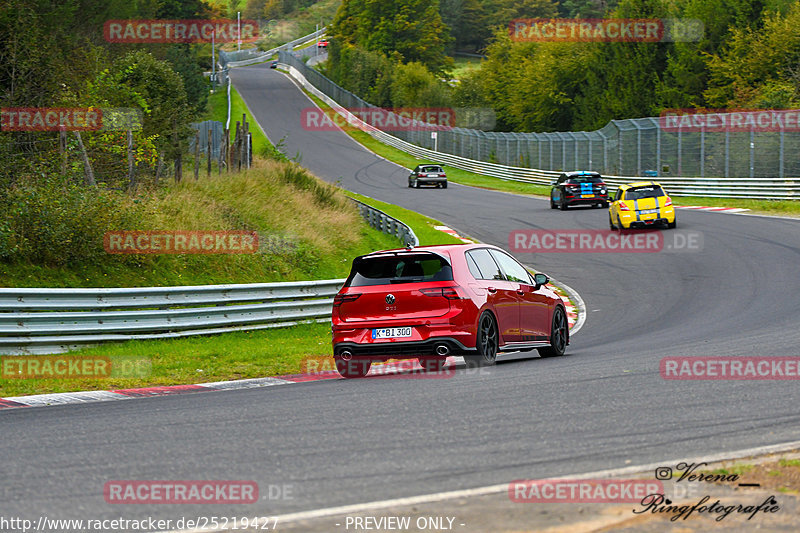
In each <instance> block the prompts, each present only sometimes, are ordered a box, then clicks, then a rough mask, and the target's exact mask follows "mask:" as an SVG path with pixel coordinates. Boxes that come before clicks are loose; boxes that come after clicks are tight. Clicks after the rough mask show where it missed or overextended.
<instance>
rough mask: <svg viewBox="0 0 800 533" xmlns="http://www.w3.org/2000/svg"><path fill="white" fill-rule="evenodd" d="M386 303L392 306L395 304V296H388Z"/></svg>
mask: <svg viewBox="0 0 800 533" xmlns="http://www.w3.org/2000/svg"><path fill="white" fill-rule="evenodd" d="M386 303H387V304H389V305H392V304H393V303H394V294H387V295H386Z"/></svg>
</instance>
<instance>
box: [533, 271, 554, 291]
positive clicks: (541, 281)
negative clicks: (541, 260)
mask: <svg viewBox="0 0 800 533" xmlns="http://www.w3.org/2000/svg"><path fill="white" fill-rule="evenodd" d="M533 281H534V282H536V288H535V290H537V291H538V290H539V289H540V288H541V286H542V285H547V284H548V283H550V278H548V277H547V276H546V275H545V274H534V275H533Z"/></svg>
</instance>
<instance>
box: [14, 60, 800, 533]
mask: <svg viewBox="0 0 800 533" xmlns="http://www.w3.org/2000/svg"><path fill="white" fill-rule="evenodd" d="M232 76H233V79H234V82H235V85H236V87H237V89H238V90H239V91H240V93H241V94H242V96H243V97H244V98H245V99H246V101H247V103H248V105H249V107H250V109H251V110H252V112H253V113H254V115H255V116H256V118H257V119H258V120H259V122H260V123H261V124H262V126H263V128H264V129H265V131H266V133H267V135H268V136H269V138H270V139H271V140H272V141H273V142H277V141H278V140H279V139H281V138H283V139H284V147H285V148H284V151H285V152H286V153H287V154H288V155H290V156H294V155H295V154H297V153H300V154H302V164H303V165H304V166H306V167H308V168H309V169H311V170H312V171H313V172H314V173H316V174H317V175H319V176H321V177H323V178H324V179H326V180H329V181H332V182H333V181H336V180H341V184H342V186H344V187H346V188H348V189H350V190H353V191H356V192H359V193H361V194H365V195H368V196H371V197H374V198H378V199H381V200H384V201H388V202H392V203H395V204H398V205H401V206H404V207H407V208H410V209H414V210H416V211H419V212H421V213H424V214H426V215H430V216H433V217H436V218H438V219H439V220H442V221H444V222H445V223H446V224H448V225H450V226H451V227H453V228H455V229H457V230H459V231H460V232H463V233H465V234H468V235H470V236H472V237H475V238H477V239H480V240H481V241H484V242H487V243H492V244H497V245H500V246H503V247H506V248H508V235H509V232H511V231H513V230H516V229H536V228H557V229H565V228H573V229H579V228H583V229H606V228H607V227H608V226H607V215H606V211H605V210H600V209H585V208H578V209H573V210H569V211H566V212H561V211H552V210H550V209H549V206H548V204H547V202H546V201H543V200H541V199H534V198H527V197H520V196H514V195H510V194H504V193H498V192H491V191H486V190H481V189H476V188H470V187H465V186H460V185H457V184H452V185H451V186H450V187H449V188H448V189H446V190H445V189H409V188H407V184H406V176H407V171H406V170H405V169H402V168H399V167H398V166H396V165H394V164H391V163H389V162H386V161H384V160H382V159H380V158H378V157H376V156H375V155H373V154H371V153H369V152H367V151H365V150H363V149H362V148H360V147H359V146H358V145H357V144H356V143H354V142H353V141H352V140H350V138H349V137H347V136H346V135H345V134H343V133H341V132H312V131H305V130H304V129H303V128H302V127H301V123H300V117H301V111H302V109H303V108H305V107H309V106H311V105H313V104H312V103H311V102H310V101H309V100H308V99H307V98H306V97H305V96H304V95H303V94H302V92H300V91H299V89H297V87H296V86H295V85H294V84H293V83H292V82H291V81H290V80H289V79H288V78H287V77H286V76H284V75H283V74H281V73H279V72H276V71H272V70H270V69H268V68H266V67H264V66H257V67H249V68H240V69H235V70H234V71H233V72H232ZM678 224H679V230H693V231H698V232H701V233H702V235H703V249H702V250H699V251H695V252H686V253H678V252H669V253H667V252H662V253H639V254H632V253H626V254H620V253H607V254H584V253H573V254H539V255H537V256H532V255H524V254H522V255H520V254H518V255H519V256H520V258H521V259H523V260H524V261H526V262H527V263H528V264H531V265H534V266H535V267H536V268H537V269H539V270H541V271H544V272H547V273H548V274H550V275H551V276H553V277H555V278H556V279H558V280H560V281H563V282H564V283H566V284H568V285H570V286H571V287H572V288H574V289H576V290H577V291H578V292H579V293H580V294H581V296H582V297H583V299H584V300H585V303H586V306H587V311H588V318H587V322H586V324H585V326H584V327H583V329H582V330H581V331H580V332H579V333H578V334H577V335H575V336H574V337H573V338H572V344H571V346H570V347H569V349H568V352H567V355H566V356H565V357H561V358H554V359H539V358H535V357H534V358H532V359H527V360H522V361H513V362H507V363H501V364H498V365H497V366H496V367H493V368H491V369H489V370H488V371H486V372H484V373H481V374H479V375H475V374H474V373H471V374H467V372H466V371H463V370H462V371H459V372H457V373H456V375H455V377H453V378H451V379H375V378H367V379H363V380H350V381H345V380H330V381H322V382H315V383H304V384H296V385H290V386H276V387H267V388H263V389H251V390H243V391H228V392H215V393H199V394H186V395H176V396H166V397H158V398H151V399H141V400H133V401H120V402H107V403H94V404H87V405H67V406H55V407H47V408H27V409H9V410H5V411H2V412H0V435H2V437H0V438H1V439H2V446H3V449H4V450H5V458H4V460H3V461H2V466H1V467H0V474H2V480H3V481H2V484H0V509H1V510H2V512H0V514H2V515H5V516H28V517H37V516H39V515H41V514H47V515H48V516H50V517H58V518H114V517H119V516H123V517H128V518H142V517H146V516H148V515H150V516H155V517H158V518H177V517H181V516H198V515H200V516H210V515H212V514H213V515H217V516H235V515H238V516H244V515H247V516H255V515H261V516H266V515H275V514H278V513H280V514H283V513H289V512H294V511H304V510H311V509H318V508H324V507H331V506H339V505H346V504H355V503H360V502H369V501H376V500H383V499H389V498H396V497H403V496H414V495H421V494H429V493H434V492H439V491H449V490H455V489H465V488H472V487H480V486H485V485H491V484H497V483H504V482H508V481H511V480H514V479H534V478H545V477H548V476H555V475H566V474H577V473H582V472H591V471H597V470H602V469H608V468H615V467H623V466H630V465H637V464H648V463H653V462H657V461H661V460H675V459H681V458H688V457H696V456H701V455H705V454H713V453H719V452H724V451H731V450H738V449H743V448H750V447H756V446H762V445H769V444H778V443H783V442H788V441H797V440H800V409H798V403H800V392H798V389H797V385H796V381H794V382H793V381H667V380H663V379H662V378H661V377H660V375H659V361H660V360H661V358H663V357H665V356H670V355H677V356H756V355H758V356H800V348H798V347H800V297H798V295H800V275H798V274H800V221H795V220H786V219H778V218H766V217H753V216H737V215H727V214H711V213H702V212H691V211H678ZM129 479H162V480H163V479H166V480H181V479H188V480H193V479H207V480H255V481H257V482H258V485H259V487H260V490H261V495H262V500H261V501H260V502H259V503H257V504H253V505H242V506H226V505H216V506H212V507H208V506H207V507H203V508H201V506H175V505H169V506H165V505H160V506H159V505H150V506H148V505H137V506H130V505H109V504H107V503H106V502H105V501H104V498H103V485H104V484H105V483H106V482H107V481H110V480H129ZM270 486H282V487H284V486H288V487H290V490H291V494H290V496H291V497H285V498H279V499H273V500H270V499H269V494H268V491H269V489H268V488H269V487H270Z"/></svg>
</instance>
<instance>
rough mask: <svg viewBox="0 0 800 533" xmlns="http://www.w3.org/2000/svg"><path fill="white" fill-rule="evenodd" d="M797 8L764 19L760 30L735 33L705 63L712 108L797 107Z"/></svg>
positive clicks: (799, 42) (799, 98)
mask: <svg viewBox="0 0 800 533" xmlns="http://www.w3.org/2000/svg"><path fill="white" fill-rule="evenodd" d="M798 25H800V4H798V3H795V4H794V5H793V6H792V7H791V8H790V9H789V10H788V11H787V13H786V15H782V14H780V13H773V14H768V15H767V16H766V17H765V18H764V23H763V27H761V28H755V29H754V28H744V29H735V30H734V31H733V36H732V37H731V40H730V44H729V46H728V47H726V48H725V49H724V50H722V51H721V52H720V53H719V54H716V55H714V56H712V57H711V59H710V61H709V68H710V82H709V88H708V90H707V91H706V93H705V96H706V98H707V99H708V101H709V103H710V104H711V105H712V106H715V107H749V106H755V107H762V106H770V105H772V104H775V103H777V104H779V106H781V107H783V106H789V105H792V106H795V105H800V84H799V83H798V82H800V72H799V71H800V33H798V31H797V28H798Z"/></svg>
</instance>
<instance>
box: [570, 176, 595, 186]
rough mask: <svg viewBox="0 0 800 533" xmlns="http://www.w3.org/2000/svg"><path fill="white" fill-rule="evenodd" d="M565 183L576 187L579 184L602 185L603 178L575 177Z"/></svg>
mask: <svg viewBox="0 0 800 533" xmlns="http://www.w3.org/2000/svg"><path fill="white" fill-rule="evenodd" d="M567 183H568V184H570V185H577V184H579V183H603V178H601V177H600V176H575V177H574V178H569V179H568V180H567Z"/></svg>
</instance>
